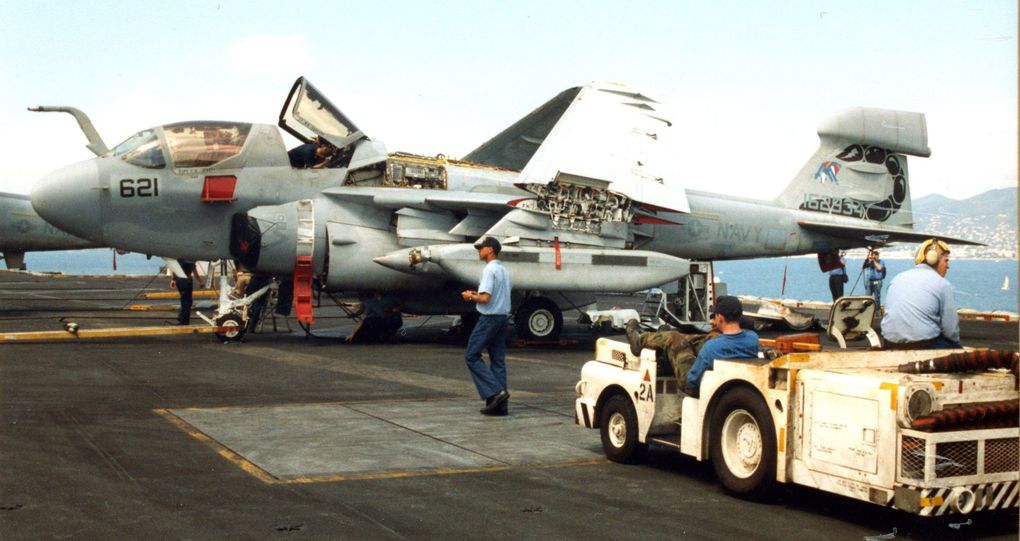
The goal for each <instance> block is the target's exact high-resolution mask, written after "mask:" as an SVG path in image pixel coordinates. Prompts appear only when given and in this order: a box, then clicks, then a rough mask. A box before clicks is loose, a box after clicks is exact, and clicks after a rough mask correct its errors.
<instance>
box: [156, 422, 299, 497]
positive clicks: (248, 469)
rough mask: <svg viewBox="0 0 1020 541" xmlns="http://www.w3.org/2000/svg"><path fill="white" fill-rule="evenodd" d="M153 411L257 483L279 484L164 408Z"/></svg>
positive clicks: (246, 460)
mask: <svg viewBox="0 0 1020 541" xmlns="http://www.w3.org/2000/svg"><path fill="white" fill-rule="evenodd" d="M153 411H154V412H156V414H158V415H160V416H161V417H163V418H164V419H166V420H167V421H169V422H170V424H172V425H174V426H175V427H177V428H179V429H180V430H181V431H183V432H184V433H185V434H187V435H189V436H191V437H192V438H195V439H196V440H198V441H200V442H202V443H204V444H206V445H208V446H209V447H210V448H212V450H213V451H216V454H218V455H220V456H221V457H223V458H225V459H227V461H229V462H231V463H232V464H234V465H235V466H237V467H238V468H241V470H243V471H244V472H245V473H247V474H249V475H251V476H253V477H255V478H256V479H258V480H259V481H262V482H263V483H270V484H273V483H279V482H280V480H279V479H277V478H276V477H274V476H272V475H270V474H269V472H267V471H266V470H263V469H262V468H260V467H258V466H256V465H255V464H253V463H252V462H251V461H249V460H248V459H246V458H244V457H243V456H241V455H239V454H237V453H235V452H234V451H231V450H230V449H229V448H227V447H225V446H223V444H221V443H220V442H218V441H216V440H214V439H212V438H210V437H209V436H208V435H206V434H205V433H204V432H202V431H201V430H198V429H197V428H195V427H194V426H192V425H191V424H189V423H188V422H187V421H185V420H184V419H181V418H180V417H178V416H176V415H174V414H173V413H171V412H170V410H168V409H165V408H157V409H155V410H153Z"/></svg>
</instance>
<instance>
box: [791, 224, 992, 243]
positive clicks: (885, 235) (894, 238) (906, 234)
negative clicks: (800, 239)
mask: <svg viewBox="0 0 1020 541" xmlns="http://www.w3.org/2000/svg"><path fill="white" fill-rule="evenodd" d="M797 224H798V225H800V226H801V227H803V228H804V229H809V230H812V231H818V232H820V233H825V234H828V235H833V236H837V237H843V238H848V239H856V240H863V241H867V242H869V243H872V244H888V243H890V242H923V241H925V240H928V239H930V238H932V237H938V238H939V239H942V240H944V241H946V242H948V243H949V244H964V245H971V246H984V244H982V243H980V242H974V241H972V240H966V239H955V238H951V237H946V236H943V235H936V234H933V233H924V232H921V231H912V230H908V229H899V228H896V229H894V228H891V227H879V226H869V227H857V226H852V225H842V224H831V223H824V222H811V221H806V220H803V221H799V222H797Z"/></svg>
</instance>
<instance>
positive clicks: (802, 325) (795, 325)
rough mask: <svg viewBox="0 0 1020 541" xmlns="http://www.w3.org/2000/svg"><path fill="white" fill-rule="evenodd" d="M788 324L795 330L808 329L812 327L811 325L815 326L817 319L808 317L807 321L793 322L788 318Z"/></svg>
mask: <svg viewBox="0 0 1020 541" xmlns="http://www.w3.org/2000/svg"><path fill="white" fill-rule="evenodd" d="M786 326H787V327H789V328H790V329H791V330H794V331H806V330H808V329H810V328H811V327H814V326H815V320H814V319H808V320H807V322H806V323H805V322H801V323H793V322H791V321H790V320H786Z"/></svg>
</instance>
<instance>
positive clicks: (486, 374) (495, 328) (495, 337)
mask: <svg viewBox="0 0 1020 541" xmlns="http://www.w3.org/2000/svg"><path fill="white" fill-rule="evenodd" d="M506 322H507V316H487V315H482V316H481V317H479V318H478V324H476V325H475V329H474V330H473V331H471V337H470V338H468V345H467V351H466V352H465V353H464V360H465V361H466V362H467V367H468V370H470V371H471V378H472V379H474V380H475V387H477V388H478V395H479V396H481V397H482V399H483V400H485V399H488V398H489V397H491V396H493V395H495V394H497V393H499V392H500V391H503V390H505V389H506V388H507V385H506V327H507V325H506ZM485 350H488V351H489V364H488V365H486V364H485V361H483V360H482V351H485Z"/></svg>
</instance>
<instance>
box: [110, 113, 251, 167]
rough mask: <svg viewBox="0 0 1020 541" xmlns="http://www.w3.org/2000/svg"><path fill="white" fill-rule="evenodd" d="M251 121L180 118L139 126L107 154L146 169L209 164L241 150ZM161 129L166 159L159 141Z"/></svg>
mask: <svg viewBox="0 0 1020 541" xmlns="http://www.w3.org/2000/svg"><path fill="white" fill-rule="evenodd" d="M250 131H251V124H246V123H239V122H180V123H176V124H167V125H166V126H162V127H161V128H152V129H148V130H142V131H140V132H138V133H136V134H134V135H132V136H131V137H128V138H127V140H125V141H124V142H123V143H121V144H119V145H117V146H116V147H114V148H113V150H111V151H110V155H112V156H113V157H115V158H120V159H122V160H124V161H125V162H127V163H130V164H132V165H137V166H140V167H145V168H148V169H162V168H164V167H166V165H167V163H170V164H171V165H172V167H173V168H174V169H185V168H193V167H209V166H211V165H214V164H217V163H220V162H222V161H224V160H226V159H228V158H232V157H234V156H237V155H238V154H240V153H241V149H242V148H243V147H244V142H245V140H246V139H247V138H248V133H249V132H250ZM160 132H162V135H163V138H164V139H165V140H166V149H167V150H168V151H169V158H170V159H169V160H167V155H166V153H165V152H164V148H163V145H162V144H161V143H160V137H159V134H160Z"/></svg>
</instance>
